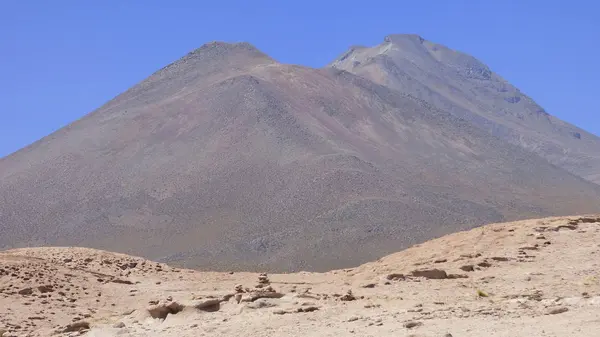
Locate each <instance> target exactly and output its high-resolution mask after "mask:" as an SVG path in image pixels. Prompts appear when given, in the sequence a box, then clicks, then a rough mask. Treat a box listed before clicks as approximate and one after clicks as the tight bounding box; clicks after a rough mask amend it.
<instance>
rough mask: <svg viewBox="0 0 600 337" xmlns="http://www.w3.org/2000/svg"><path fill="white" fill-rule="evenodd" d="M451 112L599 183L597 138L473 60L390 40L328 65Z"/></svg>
mask: <svg viewBox="0 0 600 337" xmlns="http://www.w3.org/2000/svg"><path fill="white" fill-rule="evenodd" d="M330 66H331V67H334V68H336V69H343V70H346V71H349V72H352V73H354V74H357V75H360V76H364V77H366V78H368V79H370V80H373V81H375V82H377V83H380V84H383V85H386V86H389V87H391V88H393V89H395V90H399V91H401V92H404V93H408V94H410V95H413V96H415V97H418V98H420V99H423V100H425V101H427V102H429V103H431V104H433V105H434V106H436V107H438V108H440V109H444V110H447V111H451V112H452V113H454V114H456V115H457V116H460V117H461V118H464V119H466V120H468V121H470V122H472V123H474V124H475V125H477V126H479V127H480V128H482V129H485V130H487V131H489V132H490V133H492V134H493V135H495V136H497V137H500V138H502V139H504V140H507V141H509V142H511V143H513V144H516V145H519V146H521V147H523V148H525V149H527V150H531V151H533V152H535V153H537V154H539V155H540V156H542V157H543V158H546V159H547V160H549V161H550V162H551V163H553V164H555V165H558V166H560V167H563V168H565V169H567V170H569V171H571V172H573V173H575V174H577V175H579V176H582V177H584V178H586V179H588V180H590V181H592V182H595V183H600V138H599V137H597V136H595V135H593V134H590V133H588V132H586V131H585V130H582V129H580V128H577V127H575V126H573V125H570V124H568V123H565V122H564V121H561V120H559V119H557V118H556V117H554V116H552V115H549V114H548V113H546V112H545V110H544V109H543V108H542V107H540V106H539V105H537V104H536V103H535V102H534V101H533V100H532V99H531V98H530V97H528V96H527V95H525V94H524V93H522V92H521V91H519V89H517V88H515V87H514V86H512V85H511V84H510V83H508V82H507V81H506V80H504V79H503V78H502V77H500V76H499V75H498V74H496V73H494V72H493V71H491V70H490V69H489V67H487V66H486V65H485V64H483V63H481V62H480V61H479V60H477V59H475V58H474V57H472V56H470V55H467V54H464V53H461V52H458V51H455V50H452V49H449V48H447V47H445V46H443V45H440V44H436V43H433V42H430V41H427V40H425V39H423V38H422V37H420V36H418V35H409V34H407V35H390V36H387V37H386V38H385V40H384V42H383V43H381V44H379V45H377V46H375V47H372V48H363V47H354V48H351V49H350V50H349V51H347V52H346V53H344V54H343V55H342V56H340V57H339V58H338V59H337V60H335V61H334V62H332V63H331V64H330Z"/></svg>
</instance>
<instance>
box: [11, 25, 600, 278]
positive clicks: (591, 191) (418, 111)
mask: <svg viewBox="0 0 600 337" xmlns="http://www.w3.org/2000/svg"><path fill="white" fill-rule="evenodd" d="M488 77H489V78H488ZM426 80H427V81H426ZM501 83H504V88H505V89H504V90H505V91H502V90H500V87H499V86H500V84H501ZM449 90H454V91H449ZM471 91H472V92H480V94H476V95H475V94H472V93H470V92H471ZM451 92H454V93H455V94H450V93H451ZM481 97H487V98H485V99H482V98H481ZM510 97H513V99H509V98H510ZM515 97H519V99H517V98H515ZM478 100H481V102H480V101H478ZM511 100H512V101H514V102H510V101H511ZM484 103H485V104H484ZM475 107H477V109H475ZM496 108H497V110H494V109H496ZM536 109H538V110H539V109H541V108H539V107H537V105H535V103H533V101H531V100H530V99H529V98H526V96H524V95H522V94H520V93H517V91H516V89H514V88H513V87H512V86H510V85H509V84H508V83H506V82H505V81H503V80H501V79H500V78H499V77H498V76H497V75H496V74H494V73H493V72H491V71H489V69H488V68H487V67H485V66H484V65H482V64H481V63H480V62H478V61H476V60H475V59H473V58H470V57H467V56H466V55H465V56H463V54H459V53H456V52H453V51H451V50H449V49H447V48H442V47H440V46H437V45H435V44H432V43H430V42H427V41H425V40H423V39H421V38H419V37H418V36H413V35H405V36H400V35H392V36H389V37H388V38H386V41H385V42H384V43H383V44H382V45H380V46H377V47H374V48H354V49H353V50H351V51H350V52H349V53H347V54H346V55H345V56H343V57H341V58H340V59H339V60H337V61H336V62H334V63H333V64H332V66H331V67H327V68H324V69H311V68H306V67H300V66H293V65H286V64H281V63H278V62H276V61H275V60H273V59H271V58H270V57H268V56H266V55H265V54H263V53H262V52H260V51H258V50H257V49H256V48H254V47H252V46H251V45H249V44H247V43H238V44H227V43H222V42H213V43H209V44H206V45H204V46H203V47H201V48H199V49H197V50H195V51H192V52H191V53H189V54H187V55H186V56H184V57H183V58H181V59H180V60H178V61H176V62H174V63H172V64H170V65H168V66H167V67H165V68H163V69H161V70H159V71H157V72H156V73H154V74H152V75H151V76H150V77H148V78H147V79H145V80H144V81H142V82H140V83H139V84H137V85H135V86H134V87H132V88H131V89H129V90H127V91H126V92H124V93H123V94H121V95H119V96H117V97H116V98H114V99H112V100H111V101H109V102H108V103H106V104H105V105H103V106H102V107H100V108H99V109H97V110H95V111H93V112H92V113H90V114H88V115H86V116H85V117H83V118H82V119H80V120H78V121H75V122H73V123H71V124H70V125H68V126H67V127H65V128H63V129H60V130H58V131H57V132H55V133H53V134H51V135H49V136H47V137H45V138H43V139H41V140H39V141H38V142H36V143H34V144H32V145H30V146H28V147H26V148H24V149H22V150H20V151H18V152H16V153H14V154H12V155H10V156H8V157H5V158H3V159H0V223H1V224H2V226H0V247H4V248H10V247H19V246H26V245H36V246H41V245H68V246H73V245H77V246H87V247H93V248H102V249H108V250H113V251H119V252H126V253H132V254H136V255H143V256H146V257H149V258H152V259H159V260H161V261H167V262H171V263H177V264H184V265H186V266H188V267H200V268H211V269H219V270H239V269H256V268H259V267H260V268H261V269H265V270H279V271H290V270H299V269H305V270H326V269H331V268H339V267H345V266H349V265H356V264H358V263H361V262H365V261H369V260H373V259H377V258H379V257H381V256H383V255H385V254H388V253H391V252H395V251H398V250H399V249H402V248H404V247H407V246H408V245H411V244H414V243H417V242H422V241H424V240H427V239H429V238H432V237H436V236H440V235H443V234H446V233H450V232H454V231H457V230H461V229H466V228H470V227H474V226H477V225H481V224H484V223H490V222H498V221H503V220H513V219H520V218H528V217H534V216H546V215H561V214H575V213H591V212H595V211H598V209H600V186H598V185H596V184H594V183H592V182H591V181H589V180H585V179H583V178H581V177H580V176H577V175H575V174H573V173H577V172H579V171H578V170H577V168H579V167H581V168H582V170H581V176H585V177H586V178H588V179H590V176H591V175H593V174H594V172H596V171H595V169H596V168H597V166H590V168H589V169H588V168H585V166H583V164H582V165H576V164H577V162H576V159H577V160H580V161H581V162H585V163H586V165H588V164H589V165H592V164H593V160H592V159H593V151H592V150H590V149H592V146H591V145H584V144H588V143H589V144H592V145H593V144H595V143H594V142H595V141H597V139H596V140H594V138H593V136H591V135H590V134H588V133H585V132H584V131H578V132H579V134H580V137H579V138H576V137H574V136H571V138H572V140H571V139H569V141H570V143H568V144H570V145H569V146H572V147H571V148H569V149H570V150H569V151H566V150H565V149H566V148H564V147H560V149H563V150H565V151H563V152H561V153H559V152H556V151H557V150H555V148H554V147H552V144H559V145H560V144H563V143H560V140H564V139H568V132H570V131H565V130H567V129H568V130H575V128H573V127H570V126H568V124H566V123H564V122H560V124H559V121H558V120H557V119H555V118H553V117H551V116H549V115H548V114H545V113H534V112H536V111H537V110H536ZM521 115H522V117H523V118H522V119H521V118H520V117H519V116H521ZM519 121H520V122H519ZM553 125H554V126H556V125H561V126H562V129H560V130H562V131H560V137H558V138H557V139H558V140H554V141H553V140H552V139H551V138H550V137H549V133H548V132H549V131H548V132H546V133H544V132H542V131H544V130H549V128H550V127H551V126H553ZM569 128H570V129H569ZM520 133H521V134H522V137H521V138H518V137H517V136H518V135H519V134H520ZM515 139H522V141H521V142H517V141H514V140H515ZM507 140H508V141H507ZM534 141H535V142H537V143H535V142H534ZM551 141H553V142H551ZM565 142H566V141H565ZM577 144H581V146H580V147H575V146H576V145H577ZM556 146H558V145H556ZM531 150H534V151H535V152H536V153H538V154H541V155H543V156H545V157H542V156H538V155H536V154H534V153H532V152H531ZM553 151H554V152H553ZM565 153H566V154H565ZM551 154H553V155H554V157H553V156H552V155H551ZM548 160H550V161H551V162H552V163H557V162H558V163H559V164H560V163H563V164H564V165H563V167H564V168H567V169H569V170H570V171H571V172H569V171H567V170H565V169H563V168H560V167H558V166H556V165H554V164H552V163H550V162H549V161H548ZM586 170H588V171H586ZM584 171H585V172H588V173H586V174H584V173H585V172H584ZM572 172H573V173H572Z"/></svg>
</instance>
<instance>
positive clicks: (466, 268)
mask: <svg viewBox="0 0 600 337" xmlns="http://www.w3.org/2000/svg"><path fill="white" fill-rule="evenodd" d="M460 270H463V271H475V267H473V265H472V264H468V265H466V266H462V267H460Z"/></svg>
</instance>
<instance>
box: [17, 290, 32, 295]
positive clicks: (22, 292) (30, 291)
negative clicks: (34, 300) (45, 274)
mask: <svg viewBox="0 0 600 337" xmlns="http://www.w3.org/2000/svg"><path fill="white" fill-rule="evenodd" d="M31 294H33V289H31V288H24V289H21V290H19V295H23V296H26V295H31Z"/></svg>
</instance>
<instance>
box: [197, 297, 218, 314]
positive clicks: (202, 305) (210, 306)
mask: <svg viewBox="0 0 600 337" xmlns="http://www.w3.org/2000/svg"><path fill="white" fill-rule="evenodd" d="M194 308H196V309H198V310H202V311H208V312H213V311H219V309H221V299H217V298H211V299H206V300H203V301H199V302H196V303H194Z"/></svg>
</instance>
